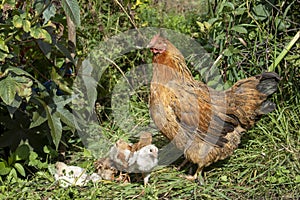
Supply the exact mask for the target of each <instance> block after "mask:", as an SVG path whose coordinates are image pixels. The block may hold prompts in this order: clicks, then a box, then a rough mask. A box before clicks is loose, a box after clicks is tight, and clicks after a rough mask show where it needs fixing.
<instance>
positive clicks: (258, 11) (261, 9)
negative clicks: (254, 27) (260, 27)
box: [253, 4, 269, 21]
mask: <svg viewBox="0 0 300 200" xmlns="http://www.w3.org/2000/svg"><path fill="white" fill-rule="evenodd" d="M253 12H254V18H255V19H256V20H260V21H263V20H265V19H266V18H268V17H269V12H268V11H267V9H266V8H265V6H264V5H262V4H259V5H257V6H255V7H254V8H253Z"/></svg>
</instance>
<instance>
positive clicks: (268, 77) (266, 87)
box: [256, 72, 280, 114]
mask: <svg viewBox="0 0 300 200" xmlns="http://www.w3.org/2000/svg"><path fill="white" fill-rule="evenodd" d="M259 77H260V81H259V84H258V85H257V87H256V88H257V90H258V91H259V92H261V93H263V94H265V95H267V96H269V95H271V94H273V93H274V92H276V90H277V85H278V82H279V80H280V77H279V76H278V74H276V73H275V72H264V73H263V74H261V75H259ZM275 108H276V104H275V103H273V102H270V101H264V102H263V103H262V104H261V106H260V108H259V112H260V114H267V113H269V112H272V111H273V110H275Z"/></svg>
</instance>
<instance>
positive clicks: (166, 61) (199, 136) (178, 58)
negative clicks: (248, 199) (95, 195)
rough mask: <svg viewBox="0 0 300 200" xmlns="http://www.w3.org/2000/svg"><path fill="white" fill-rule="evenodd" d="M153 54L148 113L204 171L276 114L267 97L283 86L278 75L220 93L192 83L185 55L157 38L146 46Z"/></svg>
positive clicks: (256, 78) (243, 82) (262, 76)
mask: <svg viewBox="0 0 300 200" xmlns="http://www.w3.org/2000/svg"><path fill="white" fill-rule="evenodd" d="M148 47H149V48H150V50H151V51H152V52H153V54H154V56H153V77H152V81H151V86H150V92H151V94H150V113H151V117H152V119H153V121H154V123H155V124H156V126H157V127H158V128H159V130H160V131H161V132H162V133H163V135H164V136H166V137H167V138H168V139H169V140H171V141H172V142H173V143H174V144H175V146H176V147H177V148H178V149H180V150H182V151H183V153H184V155H185V157H186V159H187V160H189V161H191V162H192V163H195V164H198V169H197V171H196V173H195V175H194V176H190V177H189V178H191V179H194V180H195V179H197V177H198V175H199V174H201V172H202V169H203V168H204V167H206V166H208V165H210V164H211V163H213V162H216V161H218V160H222V159H225V158H226V157H228V156H230V155H231V154H232V153H233V151H234V150H235V149H236V148H237V147H238V144H239V143H240V138H241V135H242V133H243V132H245V131H246V130H247V129H249V128H251V127H252V126H253V125H254V123H255V122H256V121H257V120H258V119H259V118H260V116H261V115H262V114H266V113H269V112H271V111H272V110H274V109H275V104H274V103H272V102H269V101H267V100H266V99H267V97H268V96H269V95H271V94H273V93H274V92H275V91H276V89H277V84H278V82H279V80H280V78H279V76H278V75H277V74H276V73H274V72H265V73H262V74H260V75H257V76H253V77H250V78H247V79H243V80H240V81H238V82H237V83H235V84H234V85H233V86H232V87H231V88H230V89H228V90H225V91H216V90H214V89H212V88H209V87H208V86H207V85H205V84H204V83H202V82H199V81H196V80H194V79H193V77H192V75H191V72H190V70H189V69H188V67H187V65H186V63H185V60H184V57H183V55H182V54H181V52H180V51H179V50H178V49H177V48H176V47H175V46H174V45H173V44H171V42H169V41H168V40H167V39H165V38H163V37H160V36H159V35H156V36H154V37H153V39H152V40H151V41H150V43H149V44H148Z"/></svg>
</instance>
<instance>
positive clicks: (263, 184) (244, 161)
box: [0, 104, 300, 199]
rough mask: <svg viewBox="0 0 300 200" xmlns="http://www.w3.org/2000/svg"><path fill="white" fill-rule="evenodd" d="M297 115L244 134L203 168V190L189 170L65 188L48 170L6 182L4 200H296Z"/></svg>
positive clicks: (83, 160) (299, 168)
mask: <svg viewBox="0 0 300 200" xmlns="http://www.w3.org/2000/svg"><path fill="white" fill-rule="evenodd" d="M299 116H300V109H299V106H287V105H285V104H283V105H280V106H278V109H277V110H276V111H274V112H272V113H271V114H269V115H268V116H265V117H264V118H263V119H262V120H261V121H259V122H258V123H257V125H256V126H255V127H254V128H253V129H251V130H250V131H248V132H247V133H245V135H244V136H243V139H242V143H241V145H240V146H239V148H238V149H237V150H236V151H235V153H234V154H233V155H232V156H231V157H230V158H228V159H226V160H223V161H219V162H217V163H215V164H213V165H211V166H209V167H207V168H205V170H204V172H203V176H204V179H205V184H204V185H202V186H200V185H198V184H197V183H194V182H190V181H187V180H185V179H184V178H181V177H180V175H184V174H186V173H187V171H189V167H190V166H189V165H187V166H186V168H183V169H182V170H181V171H177V170H176V169H175V166H174V165H170V166H166V167H160V168H158V169H157V170H156V171H154V172H153V173H152V176H151V179H150V184H149V185H148V186H146V187H144V186H143V184H142V183H129V184H122V183H118V182H111V181H103V182H99V183H97V184H96V185H93V184H92V183H90V184H89V185H88V186H86V187H82V188H80V187H70V188H67V189H64V188H60V187H59V186H58V185H57V184H55V183H54V179H53V177H52V176H51V175H50V174H49V172H48V171H40V172H38V173H35V174H34V176H33V177H29V178H28V179H27V180H21V179H18V181H17V182H15V183H10V184H7V182H3V183H2V185H1V186H0V191H1V194H0V199H112V198H113V199H298V198H299V194H300V187H299V185H300V173H299V172H300V163H299V158H300V154H299V152H300V145H299V144H300V129H299V127H300V117H299ZM156 137H160V135H159V134H157V135H156ZM71 153H73V155H72V156H71V158H73V160H71V163H72V164H75V163H76V165H79V166H82V165H86V164H87V163H90V167H89V169H92V167H91V163H92V160H91V158H90V157H85V156H84V153H82V152H78V153H75V152H71ZM75 158H76V159H75Z"/></svg>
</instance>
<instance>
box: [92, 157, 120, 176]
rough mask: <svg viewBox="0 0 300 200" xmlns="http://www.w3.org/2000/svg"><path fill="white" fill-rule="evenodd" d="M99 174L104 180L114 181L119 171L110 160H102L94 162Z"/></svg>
mask: <svg viewBox="0 0 300 200" xmlns="http://www.w3.org/2000/svg"><path fill="white" fill-rule="evenodd" d="M94 166H95V168H96V170H97V174H98V175H99V176H100V177H101V178H102V179H104V180H110V181H112V180H114V179H115V174H116V173H117V170H116V169H115V168H114V167H113V166H112V161H111V159H110V158H100V159H99V160H97V161H96V162H94Z"/></svg>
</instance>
